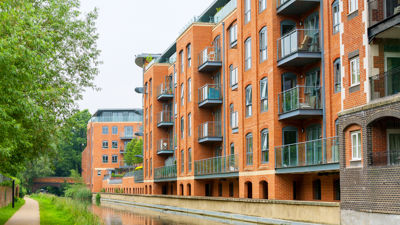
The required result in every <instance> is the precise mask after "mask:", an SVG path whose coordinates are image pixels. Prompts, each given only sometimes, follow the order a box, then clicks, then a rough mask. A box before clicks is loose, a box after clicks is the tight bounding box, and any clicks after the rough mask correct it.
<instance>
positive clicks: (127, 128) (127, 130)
mask: <svg viewBox="0 0 400 225" xmlns="http://www.w3.org/2000/svg"><path fill="white" fill-rule="evenodd" d="M124 136H125V137H132V136H133V127H132V126H125V127H124Z"/></svg>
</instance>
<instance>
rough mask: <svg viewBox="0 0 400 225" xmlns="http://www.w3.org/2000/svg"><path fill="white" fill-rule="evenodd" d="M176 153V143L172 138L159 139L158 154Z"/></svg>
mask: <svg viewBox="0 0 400 225" xmlns="http://www.w3.org/2000/svg"><path fill="white" fill-rule="evenodd" d="M171 154H174V145H173V142H172V140H171V139H167V138H163V139H160V140H158V141H157V155H171Z"/></svg>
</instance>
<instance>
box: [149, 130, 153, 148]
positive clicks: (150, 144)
mask: <svg viewBox="0 0 400 225" xmlns="http://www.w3.org/2000/svg"><path fill="white" fill-rule="evenodd" d="M149 148H150V150H151V149H152V148H153V131H150V136H149Z"/></svg>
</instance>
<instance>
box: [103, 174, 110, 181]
mask: <svg viewBox="0 0 400 225" xmlns="http://www.w3.org/2000/svg"><path fill="white" fill-rule="evenodd" d="M110 178H111V175H110V174H108V175H104V177H103V180H108V179H110Z"/></svg>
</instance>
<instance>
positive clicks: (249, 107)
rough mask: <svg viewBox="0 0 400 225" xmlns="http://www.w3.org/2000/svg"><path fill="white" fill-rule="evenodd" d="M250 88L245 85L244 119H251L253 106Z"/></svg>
mask: <svg viewBox="0 0 400 225" xmlns="http://www.w3.org/2000/svg"><path fill="white" fill-rule="evenodd" d="M252 92H253V91H252V86H251V85H247V87H246V90H245V103H246V104H245V105H246V118H248V117H251V116H252V114H253V112H252V105H253V96H252V95H253V93H252Z"/></svg>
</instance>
